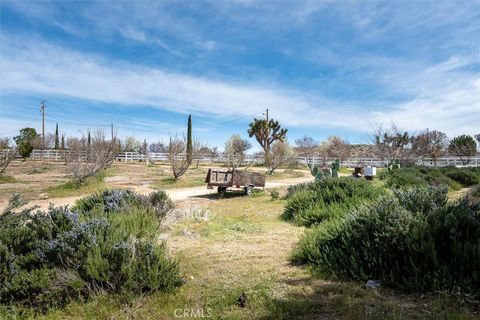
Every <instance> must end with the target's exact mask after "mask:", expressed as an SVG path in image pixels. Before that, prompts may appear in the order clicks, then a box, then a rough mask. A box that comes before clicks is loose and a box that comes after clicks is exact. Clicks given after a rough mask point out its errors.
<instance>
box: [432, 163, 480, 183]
mask: <svg viewBox="0 0 480 320" xmlns="http://www.w3.org/2000/svg"><path fill="white" fill-rule="evenodd" d="M441 170H442V172H443V174H445V175H446V176H447V177H449V178H450V179H452V180H454V181H456V182H458V183H460V184H461V185H463V186H465V187H468V186H473V185H475V184H478V183H480V169H478V168H455V167H445V168H441Z"/></svg>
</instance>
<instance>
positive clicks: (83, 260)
mask: <svg viewBox="0 0 480 320" xmlns="http://www.w3.org/2000/svg"><path fill="white" fill-rule="evenodd" d="M104 194H107V195H109V196H111V197H107V196H105V197H104V198H103V199H102V201H103V204H104V205H105V207H101V208H100V207H98V206H95V204H96V202H95V201H96V200H98V199H99V198H100V197H99V196H98V195H97V196H95V197H87V198H84V199H82V200H80V201H79V202H78V203H77V206H76V208H77V209H79V210H77V211H72V210H70V209H68V208H67V207H58V208H55V207H50V208H49V209H48V210H47V211H37V212H34V209H32V208H29V209H24V210H18V209H17V207H18V205H22V204H23V202H21V201H19V198H18V196H17V197H15V198H14V199H12V202H11V204H12V205H10V206H9V207H7V209H6V210H5V211H4V213H3V214H1V215H0V303H1V304H5V305H21V306H26V307H33V308H35V310H37V311H38V310H47V309H49V308H52V307H62V306H64V305H65V304H66V303H68V302H69V301H71V300H77V299H81V300H85V299H88V298H89V297H90V296H91V295H92V294H95V293H98V292H113V293H119V294H124V293H128V294H132V293H133V294H135V293H144V292H149V291H156V290H170V289H173V288H174V287H176V286H178V285H180V284H181V278H180V277H179V270H178V265H177V262H176V261H175V260H173V259H171V258H170V257H169V256H168V254H167V249H166V246H165V244H164V243H163V242H159V241H158V239H157V236H158V228H159V226H160V221H161V220H160V219H159V210H158V208H160V207H165V206H167V207H168V206H169V205H170V204H167V203H169V201H170V200H169V199H168V198H165V197H164V194H163V193H155V194H152V195H151V196H150V197H149V200H150V202H147V201H146V200H145V199H144V198H143V197H140V196H138V195H136V194H134V193H132V192H124V193H121V192H120V191H118V190H117V191H114V192H113V193H112V192H109V191H105V192H104ZM131 199H141V200H142V201H139V202H138V203H134V202H132V201H130V200H131ZM160 203H162V204H160ZM160 211H161V210H160ZM162 212H163V211H162ZM160 215H162V214H160Z"/></svg>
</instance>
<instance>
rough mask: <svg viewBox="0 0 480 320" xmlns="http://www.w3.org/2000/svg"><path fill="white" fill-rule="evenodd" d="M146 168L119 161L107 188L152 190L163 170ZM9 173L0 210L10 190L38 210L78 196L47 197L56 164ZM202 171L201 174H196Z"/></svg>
mask: <svg viewBox="0 0 480 320" xmlns="http://www.w3.org/2000/svg"><path fill="white" fill-rule="evenodd" d="M158 172H159V170H158V168H157V169H152V168H149V167H146V166H145V165H135V164H123V165H117V166H116V167H114V168H113V170H112V172H111V173H110V174H111V175H110V176H108V177H106V178H105V183H106V185H107V186H108V187H109V188H129V189H132V190H134V191H135V192H137V193H140V194H148V193H150V192H152V191H155V189H154V188H153V186H152V184H153V182H154V180H155V179H156V178H157V179H158V178H159V176H160V177H162V176H163V174H165V173H164V172H162V171H160V172H161V173H160V175H159V174H158ZM9 173H10V174H11V175H13V176H14V177H15V179H16V180H17V182H16V183H6V184H0V211H1V210H3V208H5V207H6V205H7V203H8V199H9V197H10V195H11V193H13V192H19V193H22V195H24V197H25V198H26V199H27V200H29V205H37V206H39V207H40V208H42V209H46V208H48V206H49V205H50V204H51V203H53V204H54V205H56V206H65V205H70V204H73V203H74V202H75V201H76V200H77V199H79V198H80V197H82V195H76V196H67V197H61V198H52V197H50V198H47V197H46V196H45V195H46V193H45V192H44V191H43V190H45V188H48V187H50V186H54V185H58V184H59V183H62V182H64V181H66V180H67V177H68V176H67V172H66V170H65V168H64V167H63V166H62V165H59V164H58V163H41V162H32V161H30V162H28V161H27V162H15V163H13V164H12V165H11V167H9ZM199 174H202V173H199ZM312 179H313V177H311V176H305V177H301V178H285V179H280V180H271V181H267V182H266V188H277V187H282V186H288V185H292V184H297V183H301V182H306V181H311V180H312ZM166 191H167V193H168V195H169V196H170V198H171V199H172V200H174V201H176V202H180V201H184V200H188V199H192V198H195V197H201V196H205V195H208V194H212V193H216V189H213V190H212V189H207V188H206V186H199V187H188V188H171V189H166Z"/></svg>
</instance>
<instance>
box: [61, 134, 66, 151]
mask: <svg viewBox="0 0 480 320" xmlns="http://www.w3.org/2000/svg"><path fill="white" fill-rule="evenodd" d="M60 148H61V149H62V150H65V135H63V134H62V142H61V144H60Z"/></svg>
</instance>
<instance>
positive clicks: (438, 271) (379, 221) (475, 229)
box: [293, 187, 480, 295]
mask: <svg viewBox="0 0 480 320" xmlns="http://www.w3.org/2000/svg"><path fill="white" fill-rule="evenodd" d="M293 259H294V260H295V261H297V262H301V263H308V264H311V265H312V266H313V267H314V268H315V269H316V270H317V271H319V272H320V273H322V274H324V275H326V276H329V277H333V278H335V279H341V280H355V281H362V282H365V281H367V280H369V279H378V280H381V281H382V282H383V283H384V284H385V285H387V286H390V287H393V288H396V289H401V290H405V291H430V290H446V291H450V292H455V293H465V294H470V295H471V294H473V295H475V294H478V292H480V268H479V267H480V208H479V206H478V205H474V204H472V203H471V202H469V201H467V200H466V199H462V200H459V201H457V202H454V203H451V202H447V197H446V189H439V188H432V187H416V188H413V189H409V190H403V191H398V190H397V191H395V192H394V195H393V196H385V197H382V198H380V199H379V200H377V201H376V202H374V203H373V204H370V205H368V206H364V207H362V208H359V209H356V210H352V211H350V212H349V213H347V214H346V215H345V216H344V217H343V218H340V219H336V220H330V221H328V222H326V223H324V224H322V225H320V226H318V227H315V228H312V230H309V232H308V233H307V234H306V235H305V236H304V238H303V239H302V240H301V242H300V243H299V245H298V247H297V248H296V250H295V253H294V255H293Z"/></svg>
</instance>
